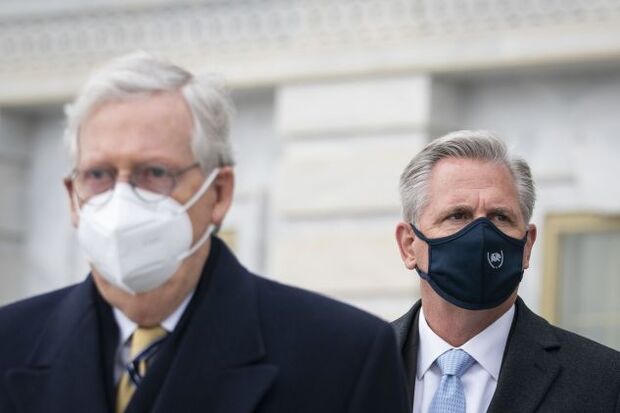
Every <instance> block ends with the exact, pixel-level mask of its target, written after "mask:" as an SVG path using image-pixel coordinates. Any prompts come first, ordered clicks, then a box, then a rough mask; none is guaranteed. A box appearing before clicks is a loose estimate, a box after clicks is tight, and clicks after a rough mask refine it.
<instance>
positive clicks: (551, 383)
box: [393, 298, 620, 413]
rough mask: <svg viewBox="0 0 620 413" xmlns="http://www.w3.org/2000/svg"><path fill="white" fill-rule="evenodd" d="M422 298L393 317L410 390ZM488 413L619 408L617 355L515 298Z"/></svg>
mask: <svg viewBox="0 0 620 413" xmlns="http://www.w3.org/2000/svg"><path fill="white" fill-rule="evenodd" d="M420 306H421V302H420V301H418V302H417V303H416V304H415V305H414V306H413V308H411V310H409V312H408V313H407V314H405V315H404V316H402V317H401V318H399V319H398V320H396V321H394V323H393V324H394V327H395V329H396V335H397V337H398V341H399V345H400V347H401V350H402V357H403V359H404V362H405V370H406V374H407V380H408V386H409V389H410V393H412V392H413V390H414V388H415V374H416V365H417V354H418V341H419V336H418V316H419V310H420ZM488 411H489V412H490V413H509V412H518V413H529V412H550V413H560V412H561V413H564V412H575V413H576V412H580V413H590V412H592V413H594V412H596V413H604V412H616V413H618V412H620V353H619V352H617V351H615V350H612V349H610V348H608V347H605V346H603V345H601V344H598V343H595V342H593V341H591V340H588V339H586V338H583V337H581V336H578V335H576V334H573V333H571V332H568V331H565V330H562V329H560V328H557V327H554V326H552V325H550V324H549V323H547V321H545V320H544V319H542V318H541V317H539V316H537V315H536V314H534V313H533V312H532V311H531V310H530V309H529V308H527V306H526V305H525V303H524V302H523V300H521V298H519V299H518V300H517V302H516V312H515V318H514V320H513V324H512V328H511V331H510V336H509V337H508V342H507V344H506V350H505V351H504V359H503V362H502V368H501V370H500V374H499V379H498V382H497V389H496V390H495V394H494V396H493V399H492V400H491V405H490V406H489V410H488Z"/></svg>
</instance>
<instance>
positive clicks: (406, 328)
mask: <svg viewBox="0 0 620 413" xmlns="http://www.w3.org/2000/svg"><path fill="white" fill-rule="evenodd" d="M421 306H422V301H421V300H418V302H416V303H415V304H414V305H413V307H411V309H410V310H409V311H408V312H407V313H406V314H405V315H403V316H402V317H400V318H399V319H398V320H395V321H394V322H393V323H392V325H393V326H394V330H396V339H397V341H398V346H399V347H398V348H400V349H401V354H402V357H403V362H404V365H405V373H406V375H407V387H408V389H409V393H410V398H409V400H410V401H413V396H414V391H415V375H416V372H417V369H418V347H419V341H420V336H419V334H418V319H419V315H420V307H421Z"/></svg>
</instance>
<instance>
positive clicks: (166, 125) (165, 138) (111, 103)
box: [77, 92, 193, 164]
mask: <svg viewBox="0 0 620 413" xmlns="http://www.w3.org/2000/svg"><path fill="white" fill-rule="evenodd" d="M192 129H193V120H192V116H191V111H190V110H189V108H188V106H187V104H186V102H185V100H184V99H183V97H182V96H181V94H180V93H176V92H161V93H151V94H144V95H135V96H131V97H130V98H122V99H115V100H108V101H105V102H102V103H100V104H98V105H96V106H95V107H94V108H93V110H92V111H91V112H90V113H89V114H88V116H87V117H86V118H85V120H84V121H83V122H82V124H81V125H80V127H79V131H78V136H77V161H78V164H82V163H84V162H92V161H96V160H98V161H104V160H109V159H116V158H121V159H126V160H129V159H132V158H136V161H137V160H143V158H162V159H168V158H170V159H171V160H174V159H176V158H183V159H184V160H191V159H192V158H193V155H192V151H191V135H192Z"/></svg>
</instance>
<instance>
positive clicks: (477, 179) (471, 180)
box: [427, 158, 518, 209]
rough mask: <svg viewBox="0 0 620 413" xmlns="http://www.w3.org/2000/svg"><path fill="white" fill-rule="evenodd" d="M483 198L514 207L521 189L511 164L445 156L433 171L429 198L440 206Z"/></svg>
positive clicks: (447, 206)
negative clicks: (514, 177)
mask: <svg viewBox="0 0 620 413" xmlns="http://www.w3.org/2000/svg"><path fill="white" fill-rule="evenodd" d="M478 198H483V200H484V201H485V202H486V203H489V204H495V205H497V206H498V207H503V208H507V209H508V208H509V209H514V208H515V206H518V191H517V187H516V184H515V182H514V179H513V176H512V174H511V173H510V171H509V170H508V168H507V167H506V166H505V165H503V164H500V163H497V162H493V161H480V160H473V159H457V158H446V159H442V160H441V161H439V162H437V164H436V165H435V166H434V167H433V169H432V171H431V176H430V179H429V186H428V188H427V200H428V202H429V203H433V201H435V203H437V202H439V203H440V205H435V207H436V208H437V207H438V208H444V207H445V208H449V207H451V206H456V205H460V204H463V205H466V204H469V203H471V202H476V201H478V200H479V199H478Z"/></svg>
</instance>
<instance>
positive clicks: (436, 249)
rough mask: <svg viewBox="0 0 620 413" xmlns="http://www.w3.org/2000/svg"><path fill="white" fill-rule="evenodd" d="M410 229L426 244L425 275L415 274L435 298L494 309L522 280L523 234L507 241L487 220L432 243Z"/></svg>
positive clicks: (477, 308)
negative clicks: (433, 293) (433, 291)
mask: <svg viewBox="0 0 620 413" xmlns="http://www.w3.org/2000/svg"><path fill="white" fill-rule="evenodd" d="M411 227H412V228H413V232H414V233H415V234H416V235H417V236H418V237H420V238H421V239H422V240H424V241H425V242H426V243H427V244H428V272H423V271H422V270H420V269H419V268H418V267H417V266H416V271H417V272H418V274H420V277H422V278H423V279H425V280H426V281H428V283H429V284H430V286H431V287H432V288H433V290H435V292H436V293H437V294H439V295H440V296H441V297H443V298H444V299H445V300H447V301H449V302H450V303H452V304H454V305H456V306H457V307H461V308H466V309H468V310H484V309H488V308H493V307H497V306H498V305H500V304H501V303H503V302H504V301H506V299H508V297H509V296H510V294H512V293H513V291H514V290H515V289H516V288H517V286H518V285H519V283H520V282H521V278H523V252H524V249H525V241H526V239H527V232H526V234H525V236H524V237H523V238H522V239H517V238H512V237H509V236H508V235H506V234H504V233H503V232H502V231H501V230H499V229H498V228H497V227H496V226H495V225H494V224H493V223H492V222H491V221H489V220H488V219H487V218H478V219H476V220H474V221H473V222H471V223H470V224H469V225H467V226H466V227H465V228H463V229H461V230H460V231H458V232H457V233H455V234H452V235H449V236H447V237H441V238H433V239H429V238H426V236H424V234H422V232H420V231H419V230H418V229H417V228H416V227H415V226H414V225H413V224H411Z"/></svg>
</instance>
